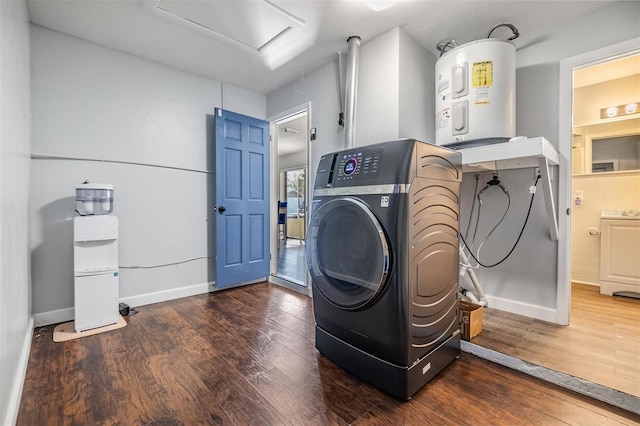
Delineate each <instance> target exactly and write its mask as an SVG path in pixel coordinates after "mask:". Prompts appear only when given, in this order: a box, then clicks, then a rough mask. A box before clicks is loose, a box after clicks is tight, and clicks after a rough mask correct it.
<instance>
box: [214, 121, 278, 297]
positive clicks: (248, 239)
mask: <svg viewBox="0 0 640 426" xmlns="http://www.w3.org/2000/svg"><path fill="white" fill-rule="evenodd" d="M215 128H216V131H215V146H216V149H215V152H216V185H215V186H216V197H215V199H216V206H215V209H216V225H215V226H216V287H217V288H226V287H230V286H234V285H237V284H241V283H246V282H251V281H255V280H258V279H262V278H265V277H267V276H268V275H269V258H270V255H269V210H270V209H269V201H270V199H269V123H268V122H266V121H263V120H259V119H257V118H253V117H247V116H246V115H241V114H236V113H233V112H230V111H225V110H223V109H220V108H216V111H215Z"/></svg>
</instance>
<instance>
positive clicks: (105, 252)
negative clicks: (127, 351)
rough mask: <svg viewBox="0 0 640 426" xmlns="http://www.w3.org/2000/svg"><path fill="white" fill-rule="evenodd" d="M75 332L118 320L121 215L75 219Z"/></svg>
mask: <svg viewBox="0 0 640 426" xmlns="http://www.w3.org/2000/svg"><path fill="white" fill-rule="evenodd" d="M73 240H74V241H73V263H74V306H75V329H76V332H80V331H85V330H89V329H92V328H98V327H103V326H106V325H110V324H115V323H116V322H117V321H118V316H119V309H118V297H119V287H118V286H119V282H118V218H117V217H115V216H107V215H104V216H80V217H76V218H75V219H74V220H73Z"/></svg>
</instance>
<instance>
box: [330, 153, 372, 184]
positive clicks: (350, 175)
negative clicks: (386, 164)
mask: <svg viewBox="0 0 640 426" xmlns="http://www.w3.org/2000/svg"><path fill="white" fill-rule="evenodd" d="M382 151H383V150H382V148H376V149H361V150H357V151H345V152H343V153H341V154H340V156H339V157H338V161H339V163H338V166H339V168H338V176H337V179H336V182H340V181H349V182H351V181H353V180H354V179H357V180H361V179H368V178H374V177H377V176H378V174H379V173H380V161H381V159H382Z"/></svg>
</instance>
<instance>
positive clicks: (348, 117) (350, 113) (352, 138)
mask: <svg viewBox="0 0 640 426" xmlns="http://www.w3.org/2000/svg"><path fill="white" fill-rule="evenodd" d="M347 43H348V44H349V51H348V53H347V79H346V80H347V81H346V87H345V108H344V109H345V117H344V147H345V148H352V147H354V146H355V143H356V99H357V95H358V65H359V61H360V58H359V48H360V37H358V36H351V37H349V38H348V39H347Z"/></svg>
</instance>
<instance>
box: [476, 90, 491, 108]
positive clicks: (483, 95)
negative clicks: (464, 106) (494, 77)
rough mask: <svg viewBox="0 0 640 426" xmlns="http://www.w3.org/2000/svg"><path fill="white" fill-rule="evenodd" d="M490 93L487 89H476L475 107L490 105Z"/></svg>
mask: <svg viewBox="0 0 640 426" xmlns="http://www.w3.org/2000/svg"><path fill="white" fill-rule="evenodd" d="M490 93H491V91H490V89H488V88H482V89H476V97H475V101H474V103H475V104H476V105H486V104H490V103H491V99H490Z"/></svg>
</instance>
